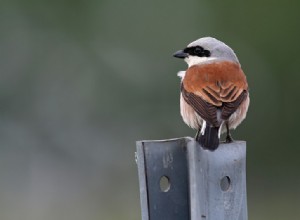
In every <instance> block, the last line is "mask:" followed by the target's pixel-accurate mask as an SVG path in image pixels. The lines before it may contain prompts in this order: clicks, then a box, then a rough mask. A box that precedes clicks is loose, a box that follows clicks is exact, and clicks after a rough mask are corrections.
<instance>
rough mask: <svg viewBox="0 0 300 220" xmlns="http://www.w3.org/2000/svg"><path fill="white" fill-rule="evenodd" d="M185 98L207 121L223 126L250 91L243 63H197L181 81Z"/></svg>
mask: <svg viewBox="0 0 300 220" xmlns="http://www.w3.org/2000/svg"><path fill="white" fill-rule="evenodd" d="M182 94H183V98H184V99H185V101H186V102H187V103H188V104H190V105H191V106H192V108H193V109H194V110H195V111H196V112H197V113H198V114H199V115H200V116H201V117H202V118H203V119H204V120H206V121H207V122H209V123H210V124H211V125H213V126H220V123H221V122H220V120H218V117H217V110H218V109H219V110H221V118H222V119H223V120H227V119H228V118H229V117H230V115H231V114H233V113H234V112H235V111H236V109H237V108H238V107H239V105H240V104H241V103H242V101H243V100H245V98H246V97H247V95H248V84H247V80H246V76H245V74H244V73H243V71H242V69H241V68H240V66H239V65H238V64H236V63H232V62H227V61H226V62H217V63H211V64H206V65H194V66H192V67H190V68H189V69H188V70H187V71H186V75H185V77H184V79H183V81H182Z"/></svg>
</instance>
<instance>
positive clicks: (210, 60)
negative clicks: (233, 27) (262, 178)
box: [174, 37, 250, 150]
mask: <svg viewBox="0 0 300 220" xmlns="http://www.w3.org/2000/svg"><path fill="white" fill-rule="evenodd" d="M174 57H177V58H182V59H184V60H185V62H186V63H187V64H188V69H187V70H186V71H180V72H179V73H178V75H179V76H180V77H181V93H180V113H181V116H182V118H183V121H184V122H185V123H186V124H187V125H188V126H190V127H191V128H193V129H197V134H196V137H195V139H196V140H197V141H198V142H199V143H200V144H201V145H202V146H203V147H204V148H207V149H209V150H215V149H217V147H218V146H219V140H220V135H221V133H223V132H225V131H226V132H227V135H226V142H232V141H233V139H232V137H231V135H230V129H235V128H236V127H237V126H238V125H239V124H240V123H241V122H242V121H243V120H244V119H245V117H246V114H247V110H248V106H249V101H250V99H249V92H248V83H247V79H246V76H245V74H244V72H243V70H242V69H241V65H240V63H239V60H238V58H237V56H236V55H235V53H234V51H233V50H232V49H231V48H230V47H229V46H227V45H226V44H225V43H223V42H221V41H219V40H217V39H215V38H212V37H203V38H200V39H198V40H196V41H194V42H192V43H190V44H189V45H188V46H187V47H186V48H185V49H183V50H179V51H177V52H176V53H175V54H174Z"/></svg>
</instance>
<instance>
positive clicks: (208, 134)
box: [197, 125, 219, 151]
mask: <svg viewBox="0 0 300 220" xmlns="http://www.w3.org/2000/svg"><path fill="white" fill-rule="evenodd" d="M197 141H198V142H199V143H200V144H201V145H202V147H204V148H207V149H208V150H212V151H213V150H216V149H217V148H218V146H219V127H211V126H210V125H206V128H205V131H204V135H202V134H201V135H200V137H199V138H198V139H197Z"/></svg>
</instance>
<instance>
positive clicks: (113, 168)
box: [0, 0, 300, 220]
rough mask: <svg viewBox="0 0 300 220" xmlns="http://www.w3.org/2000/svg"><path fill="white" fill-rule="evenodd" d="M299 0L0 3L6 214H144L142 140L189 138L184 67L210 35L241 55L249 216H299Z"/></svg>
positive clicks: (1, 203)
mask: <svg viewBox="0 0 300 220" xmlns="http://www.w3.org/2000/svg"><path fill="white" fill-rule="evenodd" d="M299 9H300V3H299V1H296V0H295V1H260V0H253V1H233V0H230V1H220V0H216V1H205V0H201V1H199V0H187V1H177V0H176V1H174V0H172V1H170V0H166V1H158V0H152V1H147V0H127V1H110V0H97V1H96V0H85V1H83V0H72V1H71V0H64V1H59V0H40V1H37V0H28V1H23V0H9V1H8V0H1V1H0V29H1V33H0V219H1V220H18V219H22V220H41V219H43V220H53V219H57V220H69V219H70V220H82V219H89V220H104V219H111V220H116V219H123V220H138V219H140V205H139V189H138V178H137V168H136V164H135V160H134V152H135V141H136V140H141V139H166V138H174V137H181V136H193V135H194V131H193V130H191V129H189V128H188V127H187V126H186V125H185V124H184V123H183V122H182V120H181V117H180V114H179V79H178V77H177V76H176V73H177V72H178V71H179V70H184V69H185V68H186V64H185V63H184V62H183V61H182V60H178V59H174V58H173V57H172V56H171V55H172V54H173V52H175V51H177V50H178V49H182V48H184V47H185V46H186V45H187V44H188V43H189V42H191V41H193V40H195V39H197V38H199V37H203V36H214V37H216V38H218V39H221V40H222V41H224V42H226V43H227V44H228V45H230V46H231V47H232V48H233V49H234V50H235V52H236V53H237V55H238V57H239V59H240V62H241V63H242V67H243V69H244V72H245V73H246V75H247V78H248V81H249V85H250V92H251V107H250V110H249V114H248V117H247V119H246V121H245V122H244V123H243V124H242V125H241V126H240V127H239V129H238V130H237V131H235V132H234V134H233V135H234V137H235V139H243V140H246V141H247V145H248V153H247V170H248V172H247V184H248V209H249V219H253V220H269V219H270V220H276V219H278V220H282V219H300V209H299V207H300V187H299V186H300V171H299V166H300V160H299V153H300V146H299V141H298V137H299V126H298V125H299V122H300V120H299V107H300V104H299V100H300V97H299V94H300V92H299V86H300V85H299V82H300V73H299V63H300V58H299V50H300V44H299V39H300V30H299V21H300V13H299Z"/></svg>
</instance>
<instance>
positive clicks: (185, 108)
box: [180, 94, 203, 129]
mask: <svg viewBox="0 0 300 220" xmlns="http://www.w3.org/2000/svg"><path fill="white" fill-rule="evenodd" d="M180 114H181V116H182V119H183V121H184V122H185V123H186V124H187V125H188V126H190V127H191V128H193V129H200V128H201V125H202V122H203V119H202V118H201V117H200V116H199V115H198V114H197V113H196V112H195V110H194V109H193V108H192V107H191V106H190V105H189V104H188V103H187V102H186V101H185V100H184V98H183V97H182V94H180Z"/></svg>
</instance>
